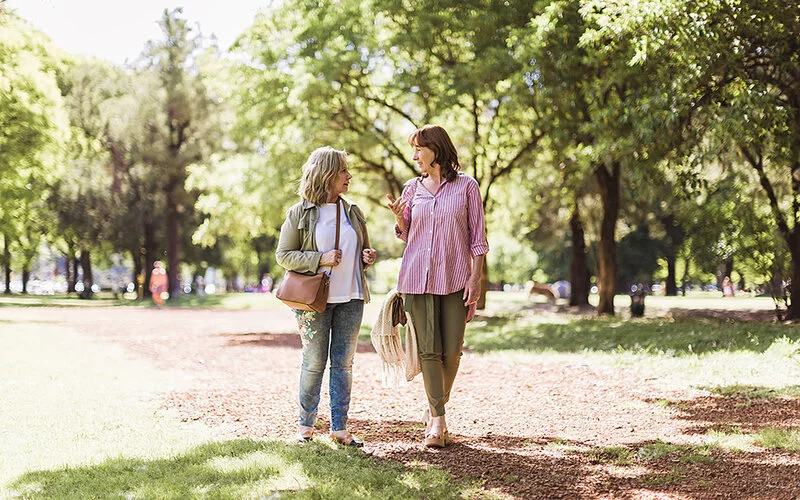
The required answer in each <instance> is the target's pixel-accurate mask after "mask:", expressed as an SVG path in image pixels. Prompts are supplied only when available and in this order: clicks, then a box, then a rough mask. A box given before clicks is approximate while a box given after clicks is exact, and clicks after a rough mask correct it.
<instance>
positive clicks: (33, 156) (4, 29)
mask: <svg viewBox="0 0 800 500" xmlns="http://www.w3.org/2000/svg"><path fill="white" fill-rule="evenodd" d="M58 54H59V52H58V51H57V50H56V49H55V48H54V47H52V46H51V45H50V44H49V41H47V39H46V38H44V36H43V35H41V34H39V33H38V32H36V31H34V30H32V29H31V28H30V27H28V26H27V25H25V24H24V23H23V22H22V21H20V20H19V19H17V18H16V17H14V16H13V15H11V14H8V13H6V12H4V11H0V130H2V133H0V179H2V180H0V235H2V237H3V253H2V255H0V262H2V264H3V265H4V267H5V271H6V272H5V275H6V293H10V280H11V264H12V262H11V258H12V249H13V248H14V246H15V242H20V245H21V248H22V249H23V250H25V251H26V253H28V254H30V252H31V248H32V246H36V247H37V249H38V245H35V243H34V240H36V238H37V236H38V235H37V234H35V233H36V232H37V231H38V228H35V227H31V226H30V224H29V223H30V222H31V219H30V216H32V214H33V213H34V208H35V207H40V206H41V205H40V201H41V196H42V192H43V191H42V190H46V189H47V186H48V185H49V183H50V182H51V181H52V180H53V179H55V178H56V177H57V176H58V175H59V166H60V164H61V162H60V156H61V152H62V145H63V144H64V142H65V141H66V140H67V138H68V137H69V128H68V123H67V115H66V113H65V111H64V107H63V101H62V99H61V94H60V92H59V88H58V85H57V81H56V75H57V71H58V66H59V64H60V61H59V59H58ZM26 214H27V217H26ZM23 260H24V261H29V260H30V256H29V255H28V256H26V257H24V259H23ZM23 266H25V263H24V262H23Z"/></svg>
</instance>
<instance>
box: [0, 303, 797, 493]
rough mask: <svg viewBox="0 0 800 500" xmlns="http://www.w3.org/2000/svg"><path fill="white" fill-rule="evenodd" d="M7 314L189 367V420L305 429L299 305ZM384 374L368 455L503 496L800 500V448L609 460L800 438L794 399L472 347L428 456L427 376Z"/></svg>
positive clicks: (368, 404)
mask: <svg viewBox="0 0 800 500" xmlns="http://www.w3.org/2000/svg"><path fill="white" fill-rule="evenodd" d="M3 315H4V317H6V318H9V319H38V320H41V319H42V318H47V319H48V320H50V321H59V322H65V323H68V324H70V325H72V326H73V327H75V328H77V329H78V330H79V331H81V332H83V333H84V334H85V335H87V336H90V337H92V338H94V339H96V340H97V341H98V342H114V343H119V344H122V345H124V346H125V347H126V349H128V350H129V352H130V353H131V356H133V357H137V358H145V359H149V360H152V361H153V362H154V363H155V364H156V366H160V367H169V368H173V369H179V370H180V373H182V374H183V377H185V380H183V381H182V382H184V383H186V382H189V383H190V384H191V385H190V386H191V387H194V389H192V390H190V391H185V392H176V391H174V390H170V388H165V393H164V395H163V397H164V401H163V405H164V406H165V407H167V408H170V409H175V410H177V411H178V412H179V414H180V415H181V416H182V418H183V419H184V420H187V421H191V420H202V421H204V422H206V423H208V424H211V425H214V426H220V427H221V428H222V429H224V430H226V431H229V432H232V433H234V434H236V435H239V436H247V437H253V438H264V437H270V438H287V437H290V436H291V435H292V434H293V431H294V423H295V417H294V415H295V399H296V387H297V380H298V374H299V365H300V342H299V339H298V337H297V336H296V335H295V334H294V331H295V325H294V320H293V317H292V316H291V314H290V313H289V312H288V311H285V310H281V311H275V312H265V311H242V312H234V311H210V310H172V309H165V310H158V311H157V310H152V309H141V308H99V307H96V308H81V309H77V308H31V309H25V308H4V309H3ZM156 323H158V326H157V325H156ZM130 325H132V326H130ZM379 374H380V363H379V359H378V357H377V355H376V354H375V352H374V350H373V349H372V346H371V345H361V346H360V347H359V352H358V354H357V355H356V362H355V367H354V388H353V403H352V405H351V411H350V428H351V430H352V431H353V433H355V434H357V435H359V436H360V437H362V438H364V439H365V441H366V442H367V444H366V446H365V447H364V452H365V453H368V454H371V455H373V456H376V457H381V458H387V459H392V460H397V461H401V462H404V463H415V464H431V465H435V466H437V467H442V468H444V469H446V470H448V471H449V472H450V473H452V474H453V475H454V476H456V477H463V478H470V479H478V480H481V481H483V482H484V489H485V490H487V491H492V492H494V493H495V494H498V495H500V496H508V497H519V498H748V499H749V498H770V499H772V498H786V499H797V498H800V454H798V453H787V452H774V451H764V450H761V449H760V448H759V449H754V450H752V451H748V452H737V453H733V452H731V453H719V452H714V453H713V460H710V461H708V460H700V461H689V462H682V461H680V460H679V459H678V457H676V456H675V455H667V456H664V457H661V458H657V459H647V460H633V461H632V462H631V463H630V464H628V465H616V464H615V463H614V461H613V460H610V459H605V458H607V457H604V455H603V453H602V452H601V451H602V450H601V449H602V448H604V447H627V448H629V449H631V450H633V451H634V452H635V451H636V450H638V449H641V448H642V447H643V446H645V445H648V444H651V443H653V442H656V441H658V440H660V441H663V442H667V443H674V444H697V443H699V442H700V437H701V436H702V435H703V434H705V433H706V432H707V431H708V430H712V429H723V428H730V427H738V428H741V429H742V431H750V430H754V429H758V428H760V427H762V426H765V425H770V426H777V427H787V428H788V427H795V428H796V427H798V426H800V402H799V401H798V400H796V399H784V400H776V401H767V402H760V403H755V404H749V405H743V404H740V403H741V402H737V401H736V400H731V399H720V398H714V397H711V396H710V395H708V394H705V393H702V392H694V393H691V394H690V393H668V394H667V393H663V392H659V389H657V388H655V387H654V386H652V385H653V384H651V382H650V381H648V380H645V379H642V378H641V377H640V376H637V375H633V374H631V373H625V372H622V371H612V370H605V369H604V370H598V369H595V368H593V367H590V366H588V365H582V364H575V365H563V364H558V365H557V364H519V363H518V364H512V363H508V362H507V361H505V360H504V358H503V357H502V356H501V355H493V356H478V355H474V354H470V353H466V354H465V355H464V358H463V360H462V365H461V371H460V373H459V378H458V380H457V382H456V388H455V390H454V393H453V395H452V397H451V403H450V405H449V407H448V424H449V428H450V430H451V433H452V434H453V437H454V438H455V440H456V443H455V444H454V445H453V446H450V447H448V448H446V449H444V450H436V451H426V450H423V449H422V448H421V447H420V442H421V433H422V430H421V424H420V423H419V421H418V420H419V416H420V415H421V413H422V409H423V408H424V402H423V388H422V381H421V379H420V377H417V379H415V380H414V381H413V382H412V383H411V384H410V385H408V386H407V387H404V388H401V389H399V390H390V389H385V388H382V387H381V386H380V383H379V382H378V381H379ZM659 400H669V401H674V402H680V404H677V405H663V404H658V401H659ZM327 404H328V403H327V399H326V396H325V395H323V400H322V403H321V405H320V418H321V420H322V422H321V423H322V429H321V430H320V432H326V431H327V425H328V420H327V419H328V416H327V415H326V414H327V411H328V410H327V408H328V406H327ZM593 450H594V453H590V452H591V451H593Z"/></svg>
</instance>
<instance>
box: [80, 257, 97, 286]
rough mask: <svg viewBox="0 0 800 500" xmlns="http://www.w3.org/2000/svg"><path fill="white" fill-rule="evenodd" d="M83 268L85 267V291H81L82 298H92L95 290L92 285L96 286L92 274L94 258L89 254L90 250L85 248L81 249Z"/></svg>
mask: <svg viewBox="0 0 800 500" xmlns="http://www.w3.org/2000/svg"><path fill="white" fill-rule="evenodd" d="M81 268H82V269H83V291H82V292H81V295H80V297H81V298H82V299H91V298H92V295H94V292H93V291H92V286H94V278H93V276H92V260H91V257H90V255H89V250H86V249H85V248H82V249H81Z"/></svg>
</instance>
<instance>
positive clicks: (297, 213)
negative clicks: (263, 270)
mask: <svg viewBox="0 0 800 500" xmlns="http://www.w3.org/2000/svg"><path fill="white" fill-rule="evenodd" d="M341 200H342V204H343V205H344V210H345V213H346V214H347V217H348V219H350V224H351V225H352V226H353V229H354V230H355V232H356V236H357V237H358V248H360V249H361V250H363V249H365V248H370V245H369V234H367V220H366V218H365V217H364V213H363V212H362V211H361V209H360V208H358V207H357V206H355V205H354V204H352V203H350V202H349V201H347V200H346V199H344V198H341ZM318 220H319V209H318V208H317V206H316V205H314V204H313V203H311V202H310V201H307V200H303V201H301V202H300V203H296V204H294V205H292V206H291V207H290V208H289V210H287V211H286V220H284V221H283V225H282V226H281V237H280V239H279V240H278V249H277V250H276V251H275V257H276V259H277V261H278V265H280V266H281V267H283V268H284V269H286V270H287V271H295V272H298V273H303V274H316V273H317V272H318V271H319V261H320V259H321V258H322V253H321V252H319V251H318V250H317V239H316V236H315V231H314V230H315V229H316V227H317V221H318ZM358 263H359V269H360V271H361V285H362V288H363V289H364V303H365V304H366V303H368V302H369V287H368V286H367V275H366V273H365V268H364V262H363V261H362V260H361V259H360V258H359V259H358Z"/></svg>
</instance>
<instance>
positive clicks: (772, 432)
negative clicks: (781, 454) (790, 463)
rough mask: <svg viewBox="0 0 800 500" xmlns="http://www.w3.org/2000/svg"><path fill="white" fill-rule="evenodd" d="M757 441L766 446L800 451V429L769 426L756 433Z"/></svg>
mask: <svg viewBox="0 0 800 500" xmlns="http://www.w3.org/2000/svg"><path fill="white" fill-rule="evenodd" d="M754 437H755V440H756V442H757V443H758V444H759V445H761V446H763V447H764V448H771V449H782V450H788V451H800V429H797V428H792V429H777V428H774V427H767V428H765V429H761V431H759V432H758V433H757V434H755V436H754Z"/></svg>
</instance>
